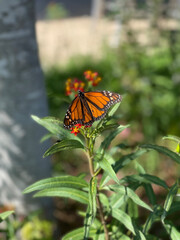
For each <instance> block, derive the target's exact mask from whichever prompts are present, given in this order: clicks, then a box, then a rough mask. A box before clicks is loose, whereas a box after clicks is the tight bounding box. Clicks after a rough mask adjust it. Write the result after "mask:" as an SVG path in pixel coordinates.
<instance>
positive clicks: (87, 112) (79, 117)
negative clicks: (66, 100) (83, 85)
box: [64, 91, 122, 129]
mask: <svg viewBox="0 0 180 240" xmlns="http://www.w3.org/2000/svg"><path fill="white" fill-rule="evenodd" d="M121 100H122V97H121V95H119V94H118V93H113V92H110V91H94V92H81V91H78V96H77V97H76V98H75V99H74V100H73V101H72V103H71V105H70V106H69V108H68V110H67V112H66V115H65V118H64V127H65V128H68V129H70V128H72V127H73V126H75V125H76V124H81V125H84V126H89V125H92V123H93V122H94V121H97V120H99V119H101V118H103V117H104V116H105V115H106V113H107V110H108V109H109V108H110V106H112V105H113V104H115V103H117V102H120V101H121Z"/></svg>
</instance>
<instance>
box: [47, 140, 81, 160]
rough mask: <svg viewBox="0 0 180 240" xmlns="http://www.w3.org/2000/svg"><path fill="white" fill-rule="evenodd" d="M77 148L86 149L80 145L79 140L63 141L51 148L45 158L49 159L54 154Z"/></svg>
mask: <svg viewBox="0 0 180 240" xmlns="http://www.w3.org/2000/svg"><path fill="white" fill-rule="evenodd" d="M75 148H82V149H84V146H83V144H82V143H80V142H79V141H77V140H73V139H72V140H69V139H68V140H67V139H66V140H62V141H61V142H58V143H55V144H54V145H53V146H52V147H50V148H49V149H48V150H47V151H46V152H45V154H44V156H43V157H47V156H49V155H52V154H54V153H57V152H60V151H63V150H70V149H75Z"/></svg>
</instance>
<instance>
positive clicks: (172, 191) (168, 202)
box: [161, 182, 178, 222]
mask: <svg viewBox="0 0 180 240" xmlns="http://www.w3.org/2000/svg"><path fill="white" fill-rule="evenodd" d="M177 191H178V183H177V182H176V183H175V184H174V185H173V186H172V187H171V188H170V191H169V193H168V195H167V197H166V200H165V203H164V211H163V214H162V216H161V220H162V222H164V219H165V218H166V215H167V212H168V211H169V209H170V207H171V204H172V202H173V199H174V196H175V195H176V193H177Z"/></svg>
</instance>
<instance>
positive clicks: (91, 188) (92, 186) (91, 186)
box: [89, 177, 97, 222]
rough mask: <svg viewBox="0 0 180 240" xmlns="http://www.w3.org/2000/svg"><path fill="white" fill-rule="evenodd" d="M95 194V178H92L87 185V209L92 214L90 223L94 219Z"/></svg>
mask: <svg viewBox="0 0 180 240" xmlns="http://www.w3.org/2000/svg"><path fill="white" fill-rule="evenodd" d="M96 194H97V178H96V177H92V178H91V180H90V184H89V207H90V212H91V214H92V222H93V220H94V218H95V217H96V209H97V207H96Z"/></svg>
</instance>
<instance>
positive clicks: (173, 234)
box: [164, 224, 180, 240]
mask: <svg viewBox="0 0 180 240" xmlns="http://www.w3.org/2000/svg"><path fill="white" fill-rule="evenodd" d="M164 227H165V229H166V231H167V233H168V234H169V235H170V238H171V240H179V239H180V232H179V231H178V230H177V229H176V228H175V226H173V225H172V224H164Z"/></svg>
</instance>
